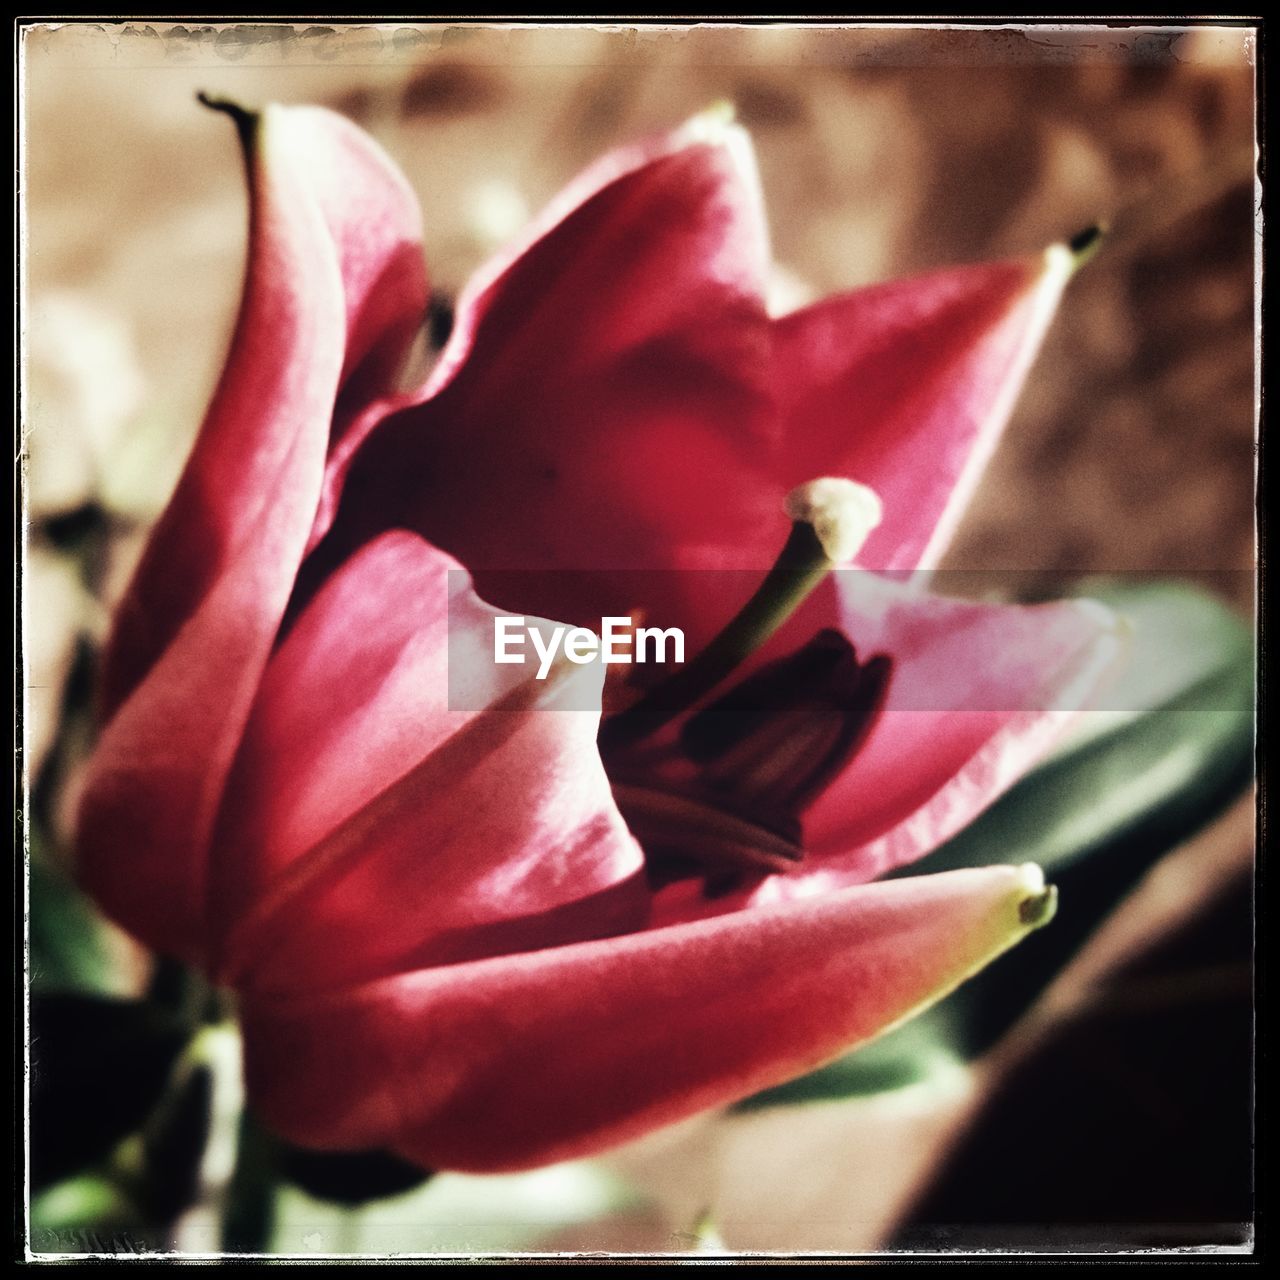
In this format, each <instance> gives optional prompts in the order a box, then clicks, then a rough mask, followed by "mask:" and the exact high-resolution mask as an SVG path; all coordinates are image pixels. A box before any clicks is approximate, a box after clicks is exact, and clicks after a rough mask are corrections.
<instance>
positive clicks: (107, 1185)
mask: <svg viewBox="0 0 1280 1280" xmlns="http://www.w3.org/2000/svg"><path fill="white" fill-rule="evenodd" d="M137 1219H138V1211H137V1209H136V1208H135V1207H134V1206H133V1204H132V1203H131V1202H130V1201H129V1199H128V1197H127V1196H126V1195H125V1193H124V1191H123V1190H122V1189H121V1188H120V1186H119V1185H118V1184H117V1183H115V1182H113V1181H111V1180H110V1179H108V1178H104V1177H101V1176H99V1175H98V1174H86V1175H84V1176H81V1177H77V1178H70V1179H68V1180H67V1181H65V1182H59V1183H57V1184H55V1185H54V1186H52V1187H49V1188H47V1189H46V1190H44V1191H42V1192H41V1193H40V1194H39V1195H35V1196H32V1198H31V1247H32V1250H33V1252H36V1253H110V1252H115V1251H116V1250H117V1248H118V1247H119V1246H120V1245H121V1243H122V1240H121V1236H122V1234H123V1233H124V1232H125V1231H126V1230H127V1229H128V1228H130V1227H132V1226H133V1224H134V1223H136V1221H137Z"/></svg>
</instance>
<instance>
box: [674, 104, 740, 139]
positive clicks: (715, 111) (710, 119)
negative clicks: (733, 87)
mask: <svg viewBox="0 0 1280 1280" xmlns="http://www.w3.org/2000/svg"><path fill="white" fill-rule="evenodd" d="M737 119H738V112H737V109H736V108H735V107H734V105H733V103H732V102H730V101H729V100H728V99H727V98H721V99H719V100H718V101H716V102H713V103H712V104H711V105H710V106H709V107H707V108H705V109H704V110H702V111H699V112H698V114H697V115H696V116H692V117H690V118H689V119H688V120H686V121H685V123H684V126H683V128H682V129H681V132H682V133H683V134H684V137H685V139H686V140H687V141H689V142H710V143H722V142H724V141H725V140H726V139H727V138H728V137H729V136H730V134H731V133H732V132H733V131H734V129H735V127H736V122H737Z"/></svg>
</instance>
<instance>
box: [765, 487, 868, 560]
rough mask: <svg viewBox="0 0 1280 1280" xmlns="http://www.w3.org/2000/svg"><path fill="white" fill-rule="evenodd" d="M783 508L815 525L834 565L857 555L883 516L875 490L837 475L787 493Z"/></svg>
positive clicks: (788, 512)
mask: <svg viewBox="0 0 1280 1280" xmlns="http://www.w3.org/2000/svg"><path fill="white" fill-rule="evenodd" d="M783 509H784V510H785V511H786V513H787V516H788V517H789V518H790V519H792V520H795V521H797V522H800V521H803V522H804V523H805V524H811V525H812V526H813V531H814V533H815V534H817V536H818V541H819V542H820V543H821V544H822V550H823V552H824V553H825V554H826V557H827V559H828V560H830V561H831V562H832V564H843V563H844V562H845V561H847V560H851V559H852V558H853V557H854V556H856V555H857V554H858V552H859V551H861V550H862V547H863V544H864V543H865V542H866V540H867V539H868V538H869V537H870V536H871V533H872V531H873V530H874V529H875V528H876V527H877V526H878V525H879V523H880V521H881V519H882V518H883V516H884V507H883V506H882V504H881V502H880V497H879V495H878V494H877V493H876V491H875V490H874V489H870V488H868V487H867V486H866V485H865V484H858V483H857V481H855V480H845V479H843V478H841V477H838V476H823V477H822V478H820V479H818V480H809V481H807V482H806V483H805V484H802V485H798V486H797V487H796V488H794V489H792V490H791V492H790V493H789V494H787V497H786V501H785V502H784V503H783Z"/></svg>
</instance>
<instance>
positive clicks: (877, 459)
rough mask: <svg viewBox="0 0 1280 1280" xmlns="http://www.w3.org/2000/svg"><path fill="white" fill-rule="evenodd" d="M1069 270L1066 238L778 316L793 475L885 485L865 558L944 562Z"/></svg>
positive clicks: (894, 564) (788, 464) (788, 463)
mask: <svg viewBox="0 0 1280 1280" xmlns="http://www.w3.org/2000/svg"><path fill="white" fill-rule="evenodd" d="M1071 269H1072V258H1071V254H1070V252H1069V251H1068V250H1067V249H1066V248H1065V247H1064V246H1062V245H1055V246H1054V247H1053V248H1051V249H1050V250H1048V251H1047V252H1046V253H1045V254H1044V255H1041V256H1039V257H1036V258H1027V259H1023V260H1018V261H1012V262H996V263H988V264H984V265H981V266H974V267H962V268H955V269H951V270H947V271H939V272H936V273H934V274H932V275H927V276H921V277H919V278H916V279H911V280H900V281H894V282H892V283H890V284H883V285H877V286H875V287H873V288H869V289H860V290H858V291H856V292H854V293H849V294H846V295H844V296H842V297H836V298H831V299H828V300H826V301H824V302H820V303H817V304H816V305H814V306H812V307H809V308H806V309H805V310H803V311H798V312H795V313H794V314H792V315H789V316H786V317H784V318H783V319H781V320H779V321H777V323H776V351H775V355H774V359H775V361H776V362H777V369H778V390H779V397H780V403H781V412H782V415H783V430H784V432H785V440H784V444H783V457H784V459H785V462H784V466H785V469H786V475H785V477H784V479H785V480H786V484H787V486H788V487H789V486H790V485H792V484H800V483H803V482H804V481H806V480H810V479H812V478H813V477H815V476H822V475H840V476H848V477H849V478H851V479H854V480H858V481H860V482H861V483H863V484H866V485H870V486H871V488H872V489H874V490H875V491H876V492H877V493H878V494H879V496H880V499H881V501H882V503H883V505H884V519H883V521H882V522H881V524H880V526H879V527H878V528H877V529H876V530H875V531H874V532H873V533H872V534H871V536H870V538H868V540H867V543H866V545H865V546H864V547H863V549H862V552H861V553H860V554H859V556H858V563H859V564H861V565H863V566H865V567H867V568H872V569H885V570H896V569H915V568H917V567H926V568H927V567H932V566H933V565H934V564H935V563H936V561H937V559H938V557H939V556H940V555H941V553H942V551H943V549H944V548H945V546H946V543H947V541H948V540H949V539H950V536H951V533H952V529H953V527H954V525H955V523H956V522H957V520H958V519H959V516H960V514H961V512H962V511H963V509H964V507H965V505H966V504H967V503H968V501H969V499H970V497H971V496H972V492H973V489H974V486H975V485H976V484H977V482H978V478H979V476H980V475H981V473H982V470H983V468H984V467H985V466H986V463H987V460H988V458H989V457H990V455H991V452H992V450H993V449H994V447H995V444H996V441H997V439H998V438H999V435H1000V432H1001V430H1002V429H1003V427H1004V424H1005V421H1006V419H1007V418H1008V416H1009V412H1010V410H1011V408H1012V406H1013V403H1014V400H1015V398H1016V397H1017V394H1018V392H1019V390H1020V389H1021V386H1022V383H1023V381H1024V379H1025V377H1026V374H1027V370H1028V368H1029V367H1030V364H1031V361H1032V359H1033V358H1034V356H1035V354H1036V352H1037V350H1038V349H1039V346H1040V341H1041V338H1042V337H1043V335H1044V331H1045V328H1046V327H1047V325H1048V323H1049V320H1050V319H1051V317H1052V315H1053V312H1054V309H1055V308H1056V306H1057V303H1058V298H1059V296H1060V295H1061V292H1062V287H1063V285H1064V283H1065V282H1066V280H1067V278H1068V276H1069V275H1070V272H1071Z"/></svg>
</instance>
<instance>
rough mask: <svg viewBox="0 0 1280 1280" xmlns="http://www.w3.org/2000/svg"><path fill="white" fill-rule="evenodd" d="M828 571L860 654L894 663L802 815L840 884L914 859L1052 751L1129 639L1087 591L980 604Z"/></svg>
mask: <svg viewBox="0 0 1280 1280" xmlns="http://www.w3.org/2000/svg"><path fill="white" fill-rule="evenodd" d="M833 577H834V579H835V583H834V588H833V590H832V592H831V593H830V594H829V595H828V598H827V600H828V602H830V601H831V600H832V599H833V598H834V603H835V605H836V608H837V609H838V611H839V615H840V622H841V625H842V627H843V630H844V632H845V634H846V635H847V636H848V637H849V638H850V639H851V640H852V641H853V643H854V644H855V645H857V647H858V651H859V653H860V654H861V655H863V656H864V657H865V656H868V655H870V654H873V653H887V654H889V655H891V656H892V658H893V660H894V672H893V677H892V679H891V681H890V685H889V694H888V699H887V702H886V704H885V708H884V710H883V712H882V713H881V716H880V719H879V721H878V722H877V724H876V727H875V728H874V729H873V730H872V732H871V735H870V737H869V738H868V740H867V742H866V743H865V744H864V746H863V747H862V749H861V750H860V751H859V753H858V754H857V755H856V756H855V757H854V758H853V760H852V761H851V762H850V764H849V765H848V766H847V767H846V768H845V769H844V770H843V771H842V772H841V774H840V775H839V776H838V777H837V778H836V779H835V780H834V781H833V782H832V784H831V785H830V786H829V787H828V789H827V790H826V791H825V792H824V793H823V794H822V796H821V797H820V798H819V799H818V800H817V801H816V802H815V803H814V805H813V807H812V808H811V809H810V810H809V811H808V813H806V815H805V818H804V833H805V844H806V847H808V848H809V849H810V850H811V851H812V852H813V853H814V854H815V855H816V856H815V859H814V861H815V863H817V861H818V859H821V860H822V861H821V866H822V870H821V872H819V874H820V875H823V874H825V875H830V876H832V877H834V878H833V879H832V880H831V883H833V884H843V883H848V882H849V879H850V878H851V877H852V878H855V879H857V880H870V879H874V878H875V877H876V876H879V875H883V874H884V873H885V872H887V871H890V870H892V869H893V868H894V867H898V866H902V865H903V864H905V863H907V862H911V861H913V860H915V859H916V858H919V857H921V856H923V855H924V854H927V853H928V852H929V851H930V850H931V849H934V848H937V846H938V845H939V844H941V843H942V842H943V841H944V840H946V839H947V838H948V837H950V836H951V835H953V834H954V833H955V832H956V831H958V830H959V829H960V828H961V827H963V826H964V825H966V824H967V823H968V822H970V821H972V819H973V818H975V817H976V816H977V815H978V813H980V812H981V811H982V810H983V809H984V808H986V806H987V805H989V804H990V803H991V802H992V801H993V800H994V799H995V798H996V797H997V796H998V795H999V794H1000V793H1001V792H1003V791H1004V790H1005V789H1006V788H1007V787H1008V786H1010V785H1011V784H1012V783H1013V782H1014V781H1016V779H1017V778H1018V777H1020V776H1021V775H1022V774H1023V773H1024V772H1025V771H1026V770H1027V769H1029V768H1030V767H1031V766H1032V765H1033V764H1034V763H1035V762H1036V761H1037V760H1039V759H1040V758H1042V757H1043V756H1044V755H1045V754H1047V753H1048V751H1049V750H1050V748H1051V747H1052V745H1053V744H1054V742H1056V741H1057V739H1058V738H1059V737H1060V735H1061V734H1062V732H1063V731H1064V730H1065V729H1066V727H1067V726H1068V724H1070V722H1071V721H1072V720H1073V719H1074V717H1075V715H1076V714H1077V713H1078V711H1079V710H1080V709H1081V708H1082V707H1083V706H1085V705H1086V704H1087V702H1088V700H1089V699H1090V698H1091V697H1092V696H1093V695H1094V694H1095V693H1096V692H1097V690H1098V687H1099V685H1100V684H1101V683H1102V681H1103V680H1104V679H1105V677H1106V676H1107V674H1108V673H1109V672H1110V671H1111V670H1112V669H1113V668H1114V667H1115V665H1116V663H1117V661H1118V659H1119V657H1120V655H1121V652H1122V649H1123V639H1122V636H1121V634H1120V631H1119V624H1118V623H1117V621H1116V619H1115V617H1114V616H1113V615H1112V614H1111V613H1110V611H1108V610H1107V609H1105V608H1103V607H1102V606H1101V605H1098V604H1095V603H1094V602H1092V601H1088V600H1071V601H1062V602H1058V603H1053V604H1044V605H1029V606H1007V605H988V604H975V603H972V602H968V601H962V600H948V599H944V598H941V597H938V596H930V595H925V594H923V593H921V592H920V591H919V590H918V589H916V588H915V587H913V586H912V585H911V584H903V583H895V582H892V581H889V580H887V579H885V578H881V577H879V576H878V575H876V574H871V573H862V572H857V571H842V572H839V573H836V574H835V575H833ZM817 603H818V604H819V605H821V604H822V603H824V602H822V601H818V602H817Z"/></svg>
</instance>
